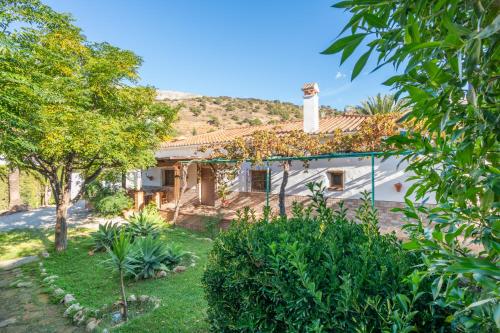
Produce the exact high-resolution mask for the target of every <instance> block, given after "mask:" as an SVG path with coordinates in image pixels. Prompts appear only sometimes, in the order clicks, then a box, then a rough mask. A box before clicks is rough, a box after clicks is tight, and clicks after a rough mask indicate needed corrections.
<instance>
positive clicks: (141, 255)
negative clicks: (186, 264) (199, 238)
mask: <svg viewBox="0 0 500 333" xmlns="http://www.w3.org/2000/svg"><path fill="white" fill-rule="evenodd" d="M186 255H187V253H186V252H184V251H183V250H182V249H181V248H180V246H178V245H176V244H170V245H166V244H165V243H164V242H163V241H162V240H160V239H158V238H152V237H150V236H148V237H144V238H139V239H137V240H136V241H135V242H134V246H133V252H132V257H133V258H134V263H135V268H134V271H133V274H132V275H134V276H135V277H136V278H137V279H149V278H152V277H154V276H155V275H156V273H157V272H159V271H166V270H169V269H172V268H174V267H175V266H177V265H178V264H180V263H181V262H182V260H183V258H184V257H185V256H186Z"/></svg>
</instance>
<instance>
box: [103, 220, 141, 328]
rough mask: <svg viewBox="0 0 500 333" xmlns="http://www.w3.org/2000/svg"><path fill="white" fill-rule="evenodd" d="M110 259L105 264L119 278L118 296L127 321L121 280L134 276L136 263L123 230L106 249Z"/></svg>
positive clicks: (129, 242) (128, 237) (125, 298)
mask: <svg viewBox="0 0 500 333" xmlns="http://www.w3.org/2000/svg"><path fill="white" fill-rule="evenodd" d="M108 253H109V256H110V259H108V260H107V261H106V263H107V264H108V265H109V266H110V267H111V268H112V269H114V270H116V271H118V273H119V276H120V294H121V297H122V317H123V320H124V321H127V319H128V304H127V297H126V294H125V284H124V282H123V278H124V276H125V275H128V274H134V271H135V269H136V267H137V262H136V260H135V258H134V257H133V256H132V255H131V254H132V244H131V237H130V235H129V234H127V233H126V232H125V231H124V230H121V231H120V233H119V234H116V237H115V238H114V240H113V242H112V244H111V247H110V248H108Z"/></svg>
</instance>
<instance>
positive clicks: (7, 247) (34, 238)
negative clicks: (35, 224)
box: [0, 229, 53, 259]
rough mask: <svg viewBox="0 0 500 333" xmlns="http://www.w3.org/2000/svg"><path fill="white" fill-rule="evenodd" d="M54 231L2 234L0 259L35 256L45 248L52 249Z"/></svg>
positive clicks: (24, 230) (24, 231)
mask: <svg viewBox="0 0 500 333" xmlns="http://www.w3.org/2000/svg"><path fill="white" fill-rule="evenodd" d="M52 233H53V231H51V230H48V229H14V230H10V231H7V232H2V233H0V258H9V259H10V258H12V257H24V256H27V255H33V254H36V253H37V252H39V251H40V250H42V249H43V248H50V247H52V245H53V241H52V240H51V239H49V237H50V235H51V234H52Z"/></svg>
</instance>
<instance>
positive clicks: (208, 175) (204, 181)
mask: <svg viewBox="0 0 500 333" xmlns="http://www.w3.org/2000/svg"><path fill="white" fill-rule="evenodd" d="M201 204H202V205H206V206H215V174H214V172H213V170H212V168H201Z"/></svg>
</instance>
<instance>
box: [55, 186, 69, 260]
mask: <svg viewBox="0 0 500 333" xmlns="http://www.w3.org/2000/svg"><path fill="white" fill-rule="evenodd" d="M70 200H71V187H70V185H66V186H64V189H63V190H62V193H60V195H59V196H57V197H56V236H55V245H56V251H64V250H66V247H67V246H68V223H67V218H68V208H69V204H70Z"/></svg>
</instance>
